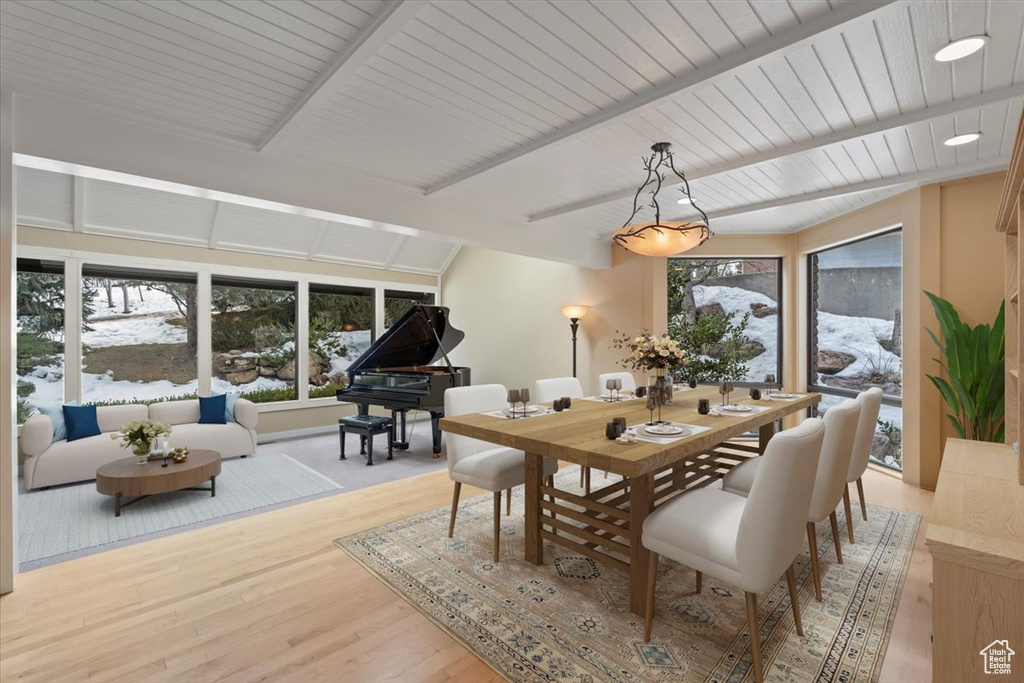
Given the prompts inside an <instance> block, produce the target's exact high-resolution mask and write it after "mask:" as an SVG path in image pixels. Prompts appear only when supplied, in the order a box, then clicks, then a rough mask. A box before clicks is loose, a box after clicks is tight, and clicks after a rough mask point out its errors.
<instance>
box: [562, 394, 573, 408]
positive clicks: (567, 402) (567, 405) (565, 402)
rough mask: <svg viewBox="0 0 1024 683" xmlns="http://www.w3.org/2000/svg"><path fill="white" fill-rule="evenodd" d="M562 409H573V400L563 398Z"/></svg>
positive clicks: (566, 397)
mask: <svg viewBox="0 0 1024 683" xmlns="http://www.w3.org/2000/svg"><path fill="white" fill-rule="evenodd" d="M562 407H563V408H565V409H566V410H569V408H572V399H571V398H570V397H568V396H563V397H562Z"/></svg>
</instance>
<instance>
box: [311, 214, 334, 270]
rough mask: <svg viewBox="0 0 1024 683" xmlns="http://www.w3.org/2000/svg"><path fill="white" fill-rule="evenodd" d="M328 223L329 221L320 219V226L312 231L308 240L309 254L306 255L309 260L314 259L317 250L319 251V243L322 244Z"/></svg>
mask: <svg viewBox="0 0 1024 683" xmlns="http://www.w3.org/2000/svg"><path fill="white" fill-rule="evenodd" d="M328 225H330V221H320V227H319V228H317V229H316V232H314V233H313V239H312V240H310V242H309V255H308V257H307V258H309V260H310V261H312V260H313V259H315V258H316V254H317V252H318V251H320V245H321V244H323V241H324V235H326V234H327V226H328Z"/></svg>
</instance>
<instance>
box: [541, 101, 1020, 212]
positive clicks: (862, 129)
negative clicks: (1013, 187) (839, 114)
mask: <svg viewBox="0 0 1024 683" xmlns="http://www.w3.org/2000/svg"><path fill="white" fill-rule="evenodd" d="M1020 97H1024V83H1022V84H1017V85H1011V86H1007V87H1005V88H1000V89H998V90H993V91H991V92H987V93H983V94H981V95H975V96H973V97H968V98H964V99H962V100H954V101H952V102H943V103H942V104H937V105H934V106H932V107H927V108H925V109H919V110H917V111H912V112H907V113H905V114H899V115H897V116H890V117H887V118H884V119H879V120H877V121H873V122H869V123H866V124H864V125H861V126H852V127H849V128H845V129H843V130H838V131H836V132H834V133H832V134H830V135H822V136H818V137H812V138H807V139H805V140H801V141H800V142H796V143H793V144H790V145H784V146H780V147H776V148H774V149H770V150H766V151H764V152H760V153H758V154H752V155H749V156H741V157H738V158H735V159H733V160H731V161H727V162H724V163H721V164H715V165H713V166H710V167H708V168H706V169H703V170H700V171H695V172H691V173H689V174H687V179H688V180H690V181H691V182H692V181H694V180H696V179H698V178H707V177H709V176H713V175H718V174H719V173H726V172H728V171H734V170H737V169H740V168H745V167H747V166H754V165H757V164H761V163H764V162H766V161H771V160H773V159H781V158H783V157H788V156H792V155H794V154H801V153H803V152H808V151H810V150H813V149H818V148H821V147H828V146H830V145H834V144H837V143H841V142H846V141H848V140H854V139H856V138H861V137H865V136H868V135H873V134H875V133H880V132H883V131H887V130H893V129H896V128H902V127H905V126H910V125H912V124H915V123H920V122H922V121H928V120H931V119H936V118H940V117H943V116H948V115H950V114H956V113H958V112H961V111H969V110H972V109H975V108H978V107H984V106H986V105H990V104H994V103H997V102H1005V101H1007V100H1012V99H1017V98H1020ZM672 186H674V185H672ZM666 187H670V186H669V185H666ZM635 191H636V188H635V187H631V188H623V189H621V190H617V191H615V192H611V193H608V194H604V195H600V196H598V197H591V198H588V199H584V200H581V201H578V202H573V203H571V204H565V205H563V206H558V207H555V208H552V209H549V210H547V211H542V212H540V213H537V214H534V215H532V216H530V217H529V221H530V222H531V223H533V222H536V221H542V220H545V219H547V218H553V217H555V216H561V215H563V214H566V213H572V212H574V211H580V210H582V209H587V208H590V207H593V206H598V205H600V204H606V203H608V202H613V201H617V200H619V199H624V198H626V197H631V196H633V193H634V192H635Z"/></svg>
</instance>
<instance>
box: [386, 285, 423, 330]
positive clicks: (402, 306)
mask: <svg viewBox="0 0 1024 683" xmlns="http://www.w3.org/2000/svg"><path fill="white" fill-rule="evenodd" d="M433 303H434V295H433V294H432V293H430V292H395V291H392V290H385V292H384V327H391V326H392V325H394V324H395V323H396V322H398V321H399V319H401V317H402V316H403V315H405V314H406V313H407V312H408V311H409V309H410V308H412V307H413V306H414V305H416V304H433Z"/></svg>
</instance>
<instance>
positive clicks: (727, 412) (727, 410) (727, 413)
mask: <svg viewBox="0 0 1024 683" xmlns="http://www.w3.org/2000/svg"><path fill="white" fill-rule="evenodd" d="M735 388H736V387H735V386H734V385H733V383H732V382H722V383H721V384H720V385H719V386H718V393H719V395H721V397H722V402H721V403H720V404H718V405H716V406H712V405H710V401H707V399H702V400H701V401H700V402H699V403H698V406H697V409H698V412H699V413H701V414H702V415H715V416H718V417H744V416H747V415H753V414H756V413H761V412H764V411H765V410H768V408H765V407H762V406H752V405H749V404H746V403H734V402H733V401H732V392H733V391H735ZM750 398H752V399H754V400H755V401H756V400H760V399H761V391H760V390H759V389H756V388H755V389H751V390H750Z"/></svg>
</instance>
